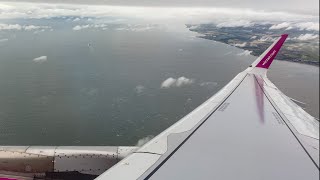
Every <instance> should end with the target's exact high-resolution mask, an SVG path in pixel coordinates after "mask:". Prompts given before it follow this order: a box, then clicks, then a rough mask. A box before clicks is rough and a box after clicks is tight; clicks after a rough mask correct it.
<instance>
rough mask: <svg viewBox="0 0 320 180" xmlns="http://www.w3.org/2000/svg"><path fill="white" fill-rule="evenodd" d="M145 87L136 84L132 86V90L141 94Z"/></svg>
mask: <svg viewBox="0 0 320 180" xmlns="http://www.w3.org/2000/svg"><path fill="white" fill-rule="evenodd" d="M145 89H146V88H145V87H144V86H142V85H138V86H136V87H135V88H134V91H135V92H136V93H137V94H141V93H143V91H144V90H145Z"/></svg>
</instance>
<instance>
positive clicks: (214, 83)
mask: <svg viewBox="0 0 320 180" xmlns="http://www.w3.org/2000/svg"><path fill="white" fill-rule="evenodd" d="M216 85H218V83H217V82H202V83H200V86H216Z"/></svg>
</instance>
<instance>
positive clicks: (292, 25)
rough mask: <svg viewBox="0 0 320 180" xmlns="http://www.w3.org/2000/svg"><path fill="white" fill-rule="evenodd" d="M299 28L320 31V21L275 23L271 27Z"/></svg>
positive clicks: (273, 28)
mask: <svg viewBox="0 0 320 180" xmlns="http://www.w3.org/2000/svg"><path fill="white" fill-rule="evenodd" d="M293 28H294V29H299V30H309V31H319V22H299V23H291V22H282V23H280V24H274V25H272V26H271V27H270V28H269V29H271V30H275V29H284V30H290V29H293Z"/></svg>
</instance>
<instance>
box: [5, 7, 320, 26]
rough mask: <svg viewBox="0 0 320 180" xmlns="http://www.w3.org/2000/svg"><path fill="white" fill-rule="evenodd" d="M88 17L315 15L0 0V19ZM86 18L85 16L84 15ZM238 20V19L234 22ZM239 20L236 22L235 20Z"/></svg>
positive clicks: (244, 20) (186, 19) (245, 21)
mask: <svg viewBox="0 0 320 180" xmlns="http://www.w3.org/2000/svg"><path fill="white" fill-rule="evenodd" d="M67 16H79V17H92V18H93V19H96V18H103V17H110V16H121V17H134V18H140V19H148V20H153V21H152V22H154V20H157V22H159V21H161V20H163V22H166V23H173V22H177V21H180V22H183V23H203V22H226V21H230V20H231V21H233V22H232V23H230V22H229V23H225V24H221V26H223V27H226V26H228V27H229V26H232V27H238V26H251V24H252V23H250V21H259V20H263V21H274V20H277V21H279V22H281V21H286V20H290V21H291V20H294V21H297V22H306V21H308V20H309V21H310V20H312V21H318V17H317V16H313V15H306V14H294V13H287V12H270V11H259V10H254V9H241V8H221V7H219V8H218V7H170V8H168V7H142V6H140V7H139V6H110V5H109V6H108V5H80V4H58V3H55V4H53V3H52V4H46V3H25V2H1V3H0V19H14V18H51V17H67ZM88 20H89V19H88ZM237 22H238V23H237ZM239 22H240V23H239Z"/></svg>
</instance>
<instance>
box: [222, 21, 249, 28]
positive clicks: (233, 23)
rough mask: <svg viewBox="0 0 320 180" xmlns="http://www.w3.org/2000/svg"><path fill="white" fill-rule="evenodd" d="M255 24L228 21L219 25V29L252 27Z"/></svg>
mask: <svg viewBox="0 0 320 180" xmlns="http://www.w3.org/2000/svg"><path fill="white" fill-rule="evenodd" d="M253 25H254V23H252V22H250V21H246V20H240V21H227V22H223V23H219V24H217V27H219V28H222V27H250V26H253Z"/></svg>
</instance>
